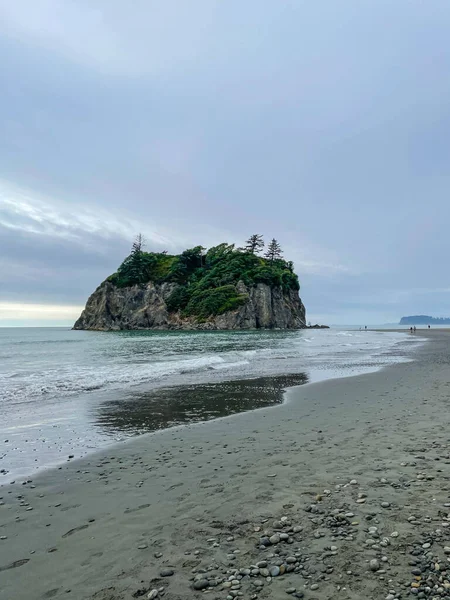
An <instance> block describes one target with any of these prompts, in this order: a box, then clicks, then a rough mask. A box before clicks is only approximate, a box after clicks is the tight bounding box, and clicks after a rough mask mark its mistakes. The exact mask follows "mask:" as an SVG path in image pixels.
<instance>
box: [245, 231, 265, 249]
mask: <svg viewBox="0 0 450 600" xmlns="http://www.w3.org/2000/svg"><path fill="white" fill-rule="evenodd" d="M245 243H246V246H245V250H246V251H247V252H251V253H252V254H258V253H259V252H261V250H262V249H263V248H264V240H263V236H262V235H259V233H255V234H253V235H251V236H250V237H249V238H248V240H247V241H246V242H245Z"/></svg>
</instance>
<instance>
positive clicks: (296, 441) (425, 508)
mask: <svg viewBox="0 0 450 600" xmlns="http://www.w3.org/2000/svg"><path fill="white" fill-rule="evenodd" d="M427 337H428V336H427ZM430 338H431V340H432V341H431V343H429V344H425V345H423V346H422V347H421V348H420V349H418V351H417V353H416V361H415V362H409V363H402V364H397V365H393V366H389V367H386V368H384V369H383V370H381V371H377V372H375V373H370V374H366V375H358V376H354V377H349V378H342V379H334V380H328V381H325V382H319V383H316V384H314V385H311V386H309V385H306V386H300V387H298V388H291V389H290V390H289V391H288V392H287V395H288V396H289V401H288V402H284V403H283V404H282V405H277V406H276V408H277V410H269V409H268V408H263V409H258V410H257V411H254V412H252V413H249V412H245V413H240V414H238V415H231V416H228V417H225V418H223V419H218V420H214V421H209V422H207V423H198V424H194V425H187V426H185V427H183V429H182V430H178V431H176V430H174V429H168V430H164V431H161V432H158V433H159V435H158V436H139V437H137V438H134V439H133V440H131V442H132V443H126V444H123V445H121V446H120V447H117V446H116V447H115V448H114V449H107V450H106V451H101V452H98V453H96V454H95V455H90V456H89V457H88V458H86V459H80V460H78V461H74V462H71V463H66V464H65V465H64V466H62V467H60V468H59V469H56V470H52V471H47V472H45V473H42V474H41V475H39V476H38V477H36V478H35V479H34V481H33V483H32V484H27V485H20V486H19V485H17V484H16V485H10V486H3V487H2V488H0V497H1V498H2V500H1V501H2V502H4V505H2V506H0V537H4V538H6V539H2V540H0V556H1V558H0V590H1V591H0V598H2V599H3V597H4V598H5V599H6V598H8V599H9V598H14V599H18V600H21V599H22V598H23V599H24V600H25V598H29V597H30V596H29V590H30V587H31V586H32V588H31V589H33V590H34V595H33V598H34V597H36V598H41V597H42V598H44V597H45V598H67V597H69V598H70V597H74V598H77V599H78V598H80V599H86V600H87V599H90V598H95V600H125V599H126V598H127V599H128V598H132V597H133V594H136V593H138V592H139V593H140V591H142V590H144V592H143V593H142V595H143V597H147V595H148V594H149V593H151V592H152V590H154V589H155V590H157V591H158V590H159V589H162V591H158V597H161V598H163V597H164V598H166V599H167V600H178V599H181V598H189V597H192V598H195V597H198V596H199V594H200V593H202V592H200V591H195V590H193V589H192V585H193V582H192V581H191V578H194V577H197V578H198V579H199V581H200V579H202V578H203V579H204V577H205V576H208V577H210V581H211V585H212V582H213V581H214V582H215V583H216V585H215V586H214V587H211V586H210V585H209V583H208V584H207V587H206V588H204V589H207V590H208V591H207V592H203V593H206V594H207V595H209V597H211V598H214V599H215V598H224V599H225V598H227V594H228V591H229V590H230V589H231V587H232V588H233V590H232V591H238V590H239V591H240V590H242V592H243V594H244V597H245V598H252V597H253V595H254V594H257V596H258V597H259V598H275V599H278V598H280V599H281V598H288V597H289V596H288V595H287V594H286V589H287V588H295V589H296V591H295V592H292V594H294V593H295V594H298V595H297V597H303V596H301V594H304V597H305V598H306V599H308V598H311V599H312V598H317V599H320V600H322V599H323V600H325V599H328V598H329V597H332V596H333V595H336V594H337V593H338V591H339V597H340V598H341V597H342V598H344V599H346V598H349V599H351V600H356V598H361V597H364V596H366V597H370V598H378V597H379V598H385V597H386V596H387V595H388V594H389V590H394V591H395V592H396V593H398V594H399V595H400V594H401V597H402V598H403V597H405V593H406V595H408V593H409V588H407V587H405V583H406V582H408V581H410V582H413V581H417V580H414V577H413V576H412V575H411V568H412V567H411V565H408V560H409V559H410V558H411V557H410V556H409V548H410V546H411V545H412V547H414V548H415V547H416V546H417V547H419V546H420V547H421V546H422V545H423V544H428V543H430V547H432V552H433V556H434V554H436V555H438V554H439V552H440V553H441V554H442V557H441V559H440V560H442V562H443V564H445V555H444V551H443V545H447V546H450V543H449V542H448V541H446V540H447V539H448V537H449V536H448V535H447V534H446V529H445V528H444V527H443V526H442V523H447V521H445V518H444V516H443V514H442V511H443V510H445V509H444V508H443V507H444V505H445V504H446V503H447V502H448V495H449V490H450V487H449V484H448V482H447V476H446V475H445V471H444V472H443V471H442V468H443V467H444V465H445V464H446V463H447V464H450V456H448V452H449V450H448V448H449V447H450V446H449V443H448V441H447V437H446V431H447V429H448V423H449V418H448V417H447V415H446V413H445V410H444V407H446V403H447V398H448V385H449V383H448V380H447V361H448V355H449V354H450V336H449V335H448V334H446V333H442V332H441V333H436V334H434V333H433V334H432V335H430ZM270 408H273V407H270ZM381 408H382V410H381ZM427 440H428V442H427ZM439 456H440V457H441V458H440V461H438V460H437V458H438V457H439ZM442 473H443V474H442ZM350 482H352V483H350ZM353 482H356V483H353ZM18 496H21V497H18ZM359 500H360V501H361V502H359ZM382 503H383V504H385V505H386V503H387V505H388V506H387V505H386V506H385V507H383V506H382ZM30 509H32V510H30ZM305 509H307V511H305ZM448 510H449V511H450V508H449V509H448ZM336 511H337V512H336ZM350 513H352V514H353V517H348V518H347V517H345V516H344V517H343V520H342V522H341V523H340V525H339V526H338V527H335V526H332V525H331V523H332V519H334V518H335V517H334V516H333V515H336V514H343V515H345V514H350ZM369 517H370V519H369ZM410 517H414V518H413V520H412V521H410V520H409V518H410ZM267 519H268V520H267ZM281 519H283V520H281ZM330 519H331V521H330ZM345 519H346V520H345ZM274 520H276V523H278V525H276V523H274ZM347 521H348V522H347ZM352 523H357V524H354V525H352ZM286 524H287V525H286ZM289 524H290V525H289ZM369 527H372V528H373V527H375V528H376V530H373V529H372V530H371V531H370V532H369V529H368V528H369ZM437 527H441V530H442V532H443V533H442V534H440V535H441V537H439V535H438V536H437V535H436V534H433V531H435V530H436V528H437ZM295 528H297V529H298V528H300V530H299V531H297V533H294V529H295ZM289 529H290V530H291V531H289V533H288V534H286V535H288V539H289V540H292V543H287V542H286V543H285V542H283V541H282V540H281V541H276V540H275V538H277V536H278V537H279V536H280V532H281V533H284V532H285V531H288V530H289ZM266 531H267V533H270V534H271V535H270V537H272V536H275V538H273V539H274V540H275V543H274V544H270V546H268V547H267V548H266V549H264V550H262V549H260V548H259V545H260V544H259V541H258V540H260V537H261V536H262V537H264V533H265V532H266ZM277 531H278V533H277ZM393 532H398V536H392V535H391V534H392V533H393ZM316 534H317V535H316ZM369 537H370V538H372V539H371V542H373V543H369V544H368V543H367V542H368V539H369ZM384 538H387V539H389V543H388V544H387V543H386V544H385V545H383V544H384ZM277 539H278V538H277ZM428 539H431V542H429V541H427V540H428ZM208 540H209V541H208ZM211 540H215V541H211ZM423 540H425V541H423ZM441 541H442V543H441ZM381 542H383V544H382V543H381ZM419 542H421V544H419ZM330 547H333V548H336V549H335V550H331V551H330V550H329V549H328V550H327V548H330ZM405 550H406V555H405ZM421 552H422V554H426V553H424V549H422V550H421ZM270 556H272V558H270ZM417 556H418V558H417V560H418V561H419V563H418V566H417V567H416V568H418V569H419V568H420V569H423V572H424V573H425V572H426V573H427V576H429V577H432V576H433V575H432V574H430V573H428V572H427V571H426V567H425V566H423V565H422V562H420V560H421V559H422V555H421V554H420V553H419V554H417ZM233 557H234V558H233ZM288 558H289V559H290V560H294V559H296V560H295V561H294V562H288V563H286V561H287V559H288ZM384 558H386V561H384V560H383V559H384ZM419 559H420V560H419ZM264 560H265V561H267V562H268V565H269V566H270V565H271V564H272V567H276V566H277V565H276V564H274V563H276V562H280V560H281V564H280V567H282V566H283V565H285V567H284V568H286V565H293V568H292V572H290V573H286V574H284V575H282V576H281V575H280V574H277V575H275V576H274V577H273V578H270V576H269V578H268V577H266V576H265V573H264V569H265V567H257V568H259V569H260V571H261V570H262V575H261V573H259V574H258V575H257V576H256V575H255V576H252V575H253V574H251V576H248V577H247V575H242V574H239V571H238V575H237V576H238V577H239V579H233V577H236V574H235V570H236V568H238V569H243V570H244V571H245V569H246V568H248V567H250V566H251V565H253V566H254V565H255V563H256V562H261V561H264ZM370 561H378V567H379V568H378V569H375V570H371V566H370V565H371V564H372V563H370ZM428 562H430V561H429V560H428ZM373 564H376V563H373ZM215 567H217V568H215ZM280 567H278V568H280ZM443 568H444V567H443ZM162 569H172V570H173V571H174V575H172V576H167V577H164V576H161V571H162ZM203 571H204V572H203ZM349 571H351V573H350V574H349ZM273 572H274V573H276V569H275V570H274V571H273ZM441 573H442V571H441ZM229 577H232V580H230V581H233V582H238V583H232V584H231V587H228V586H226V585H225V586H224V583H223V581H222V582H220V580H221V579H223V578H225V579H228V578H229ZM246 577H247V578H248V581H247V580H246V579H245V578H246ZM256 581H258V582H259V583H262V585H261V586H260V585H259V583H258V585H256V584H255V582H256ZM198 585H202V586H204V585H206V584H205V582H203V583H201V584H198ZM208 586H209V587H208ZM316 586H318V587H317V588H316ZM338 586H340V590H338V589H337V587H338ZM411 589H415V588H411ZM67 590H71V591H70V592H69V591H67ZM227 590H228V591H227ZM258 590H259V591H258ZM3 594H4V595H3ZM135 597H138V596H135ZM155 597H156V596H155ZM333 597H334V596H333ZM396 597H397V596H395V595H394V596H393V598H396ZM392 600H393V599H392Z"/></svg>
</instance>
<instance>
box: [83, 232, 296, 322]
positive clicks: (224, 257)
mask: <svg viewBox="0 0 450 600" xmlns="http://www.w3.org/2000/svg"><path fill="white" fill-rule="evenodd" d="M299 289H300V285H299V281H298V277H297V275H296V274H295V273H294V271H293V263H292V262H288V261H285V260H284V259H282V258H281V257H272V258H270V257H269V258H267V257H266V258H263V257H260V256H258V255H257V254H256V253H254V252H251V251H249V250H246V249H235V247H234V245H230V244H220V245H219V246H215V247H213V248H210V249H209V250H208V251H207V252H206V251H205V249H204V248H202V247H201V246H197V247H196V248H192V249H189V250H185V251H184V252H183V253H182V254H180V255H169V254H167V253H152V252H144V251H143V250H142V247H141V243H140V241H138V243H137V244H136V243H135V245H134V246H133V250H132V252H131V254H130V255H129V256H128V257H127V258H126V259H125V260H124V262H123V263H122V265H121V266H120V267H119V269H118V271H117V272H116V273H114V274H113V275H111V276H110V277H108V278H107V279H106V280H105V281H104V282H103V283H102V284H101V285H100V286H99V287H98V288H97V289H96V290H95V292H94V293H93V294H92V295H91V296H90V297H89V299H88V301H87V304H86V307H85V309H84V310H83V312H82V313H81V315H80V317H79V319H78V320H77V321H76V323H75V325H74V329H90V330H99V331H113V330H123V329H185V330H194V329H204V330H225V329H302V328H304V327H306V320H305V307H304V305H303V303H302V301H301V299H300V296H299Z"/></svg>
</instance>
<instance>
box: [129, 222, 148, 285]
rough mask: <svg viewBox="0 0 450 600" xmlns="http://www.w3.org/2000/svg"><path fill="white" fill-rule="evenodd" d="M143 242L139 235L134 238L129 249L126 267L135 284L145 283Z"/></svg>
mask: <svg viewBox="0 0 450 600" xmlns="http://www.w3.org/2000/svg"><path fill="white" fill-rule="evenodd" d="M144 244H145V241H144V238H143V236H142V234H141V233H139V234H138V235H137V236H136V239H135V240H134V243H133V246H132V248H131V254H130V262H129V265H128V268H129V274H130V279H131V280H132V281H134V282H135V283H143V282H144V281H145V265H144V252H143V250H142V248H143V247H144Z"/></svg>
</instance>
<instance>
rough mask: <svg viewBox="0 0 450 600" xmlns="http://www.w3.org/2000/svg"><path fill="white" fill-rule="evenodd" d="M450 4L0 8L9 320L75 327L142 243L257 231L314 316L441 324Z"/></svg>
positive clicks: (202, 1)
mask: <svg viewBox="0 0 450 600" xmlns="http://www.w3.org/2000/svg"><path fill="white" fill-rule="evenodd" d="M449 30H450V3H449V2H448V0H433V2H425V1H424V0H396V1H395V2H392V0H332V1H331V0H327V1H324V0H315V1H314V2H311V0H306V1H303V0H245V2H243V1H242V0H227V1H226V2H223V0H220V1H219V0H189V2H188V1H185V0H158V1H155V0H133V2H132V3H128V2H123V0H14V2H11V1H10V0H0V89H1V94H0V325H3V326H9V325H71V324H72V323H73V321H74V320H75V318H76V317H77V316H78V314H79V313H80V311H81V310H82V308H83V306H84V304H85V302H86V300H87V298H88V296H89V294H90V293H92V291H93V290H94V289H95V288H96V287H97V285H99V283H100V282H101V281H102V280H103V279H105V277H106V276H108V275H109V274H111V273H112V272H114V271H115V270H116V269H117V267H118V265H119V264H120V263H121V261H122V260H123V258H124V257H125V256H126V255H127V254H128V253H129V250H130V247H131V244H132V242H133V239H134V237H135V235H136V234H137V233H139V232H142V233H143V235H144V236H145V238H146V240H147V249H148V250H151V251H161V250H168V251H169V252H178V251H181V250H183V249H185V248H187V247H192V246H196V245H199V244H201V245H203V246H205V247H209V246H212V245H216V244H218V243H221V242H223V241H227V242H229V243H236V244H238V245H242V244H243V242H244V241H245V239H246V238H247V237H248V236H249V235H250V234H252V233H261V234H263V235H264V236H265V238H266V239H267V240H269V239H271V238H272V237H275V238H277V239H278V240H279V242H280V243H281V245H282V247H283V250H284V254H285V257H286V258H287V259H292V260H293V261H294V263H295V268H296V272H297V273H298V275H299V278H300V283H301V292H300V293H301V297H302V299H303V301H304V303H305V305H306V309H307V319H308V320H311V321H312V322H321V323H332V324H358V323H359V324H366V323H369V324H377V323H387V322H396V321H398V320H399V319H400V317H401V316H403V315H409V314H422V313H424V314H431V315H434V316H450V283H449V281H448V275H447V271H448V266H447V263H448V256H449V254H450V235H449V227H450V198H449V191H450V185H449V184H450V168H449V167H450V77H449V73H450V43H449V39H448V32H449Z"/></svg>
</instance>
